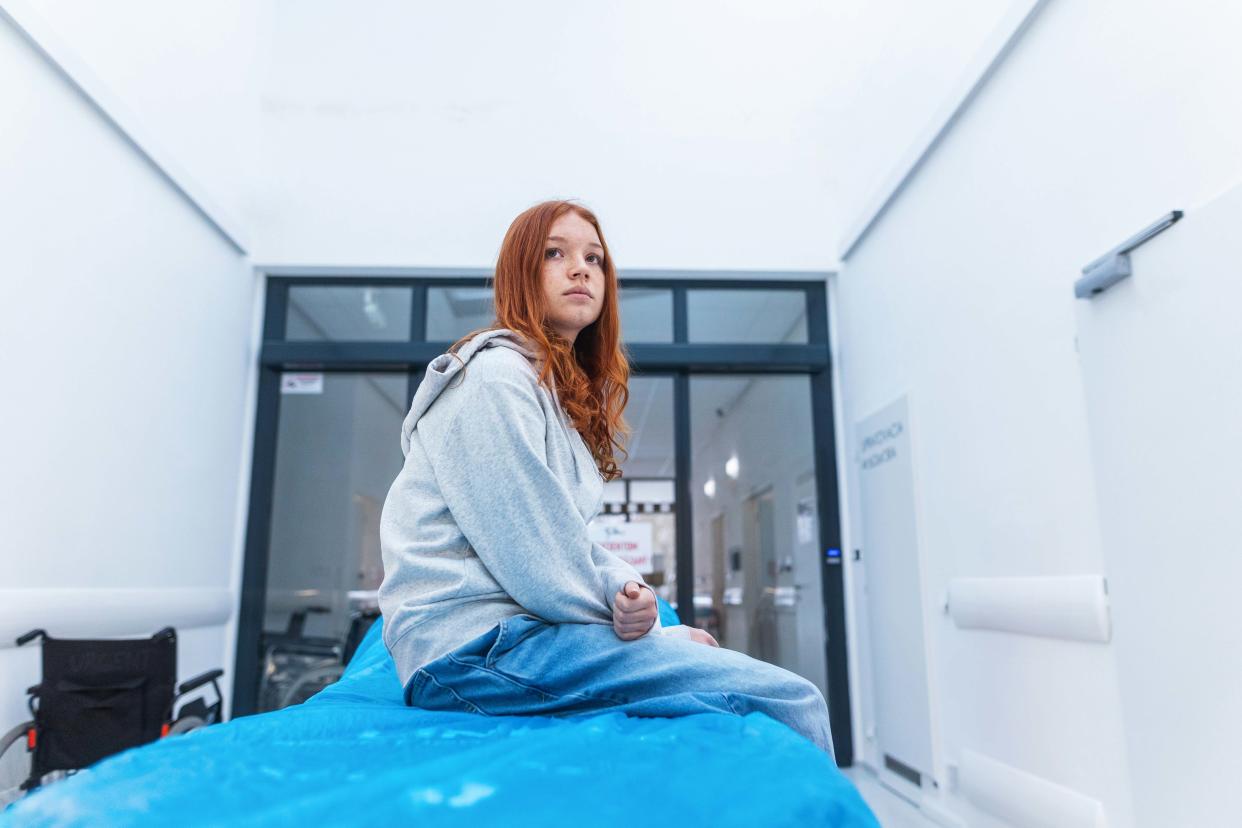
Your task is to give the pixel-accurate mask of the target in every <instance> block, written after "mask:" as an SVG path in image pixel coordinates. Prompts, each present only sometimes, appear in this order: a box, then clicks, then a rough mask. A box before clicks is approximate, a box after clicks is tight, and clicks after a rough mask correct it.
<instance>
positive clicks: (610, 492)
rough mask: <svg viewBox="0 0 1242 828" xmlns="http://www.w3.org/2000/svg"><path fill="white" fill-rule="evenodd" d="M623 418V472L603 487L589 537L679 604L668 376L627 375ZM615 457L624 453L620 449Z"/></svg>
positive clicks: (671, 404) (675, 605) (671, 391)
mask: <svg viewBox="0 0 1242 828" xmlns="http://www.w3.org/2000/svg"><path fill="white" fill-rule="evenodd" d="M625 418H626V421H627V422H628V423H629V425H630V428H631V429H633V433H632V434H631V435H630V441H629V444H628V445H627V446H626V448H627V449H628V450H629V456H628V457H624V462H622V463H621V471H622V473H623V474H622V477H620V478H618V479H617V480H613V481H610V482H609V483H607V484H605V487H604V505H603V507H602V508H601V511H600V513H599V514H598V515H597V516H596V517H595V519H594V520H592V521H591V523H590V524H589V526H590V529H591V537H592V539H593V540H596V541H597V542H599V543H603V544H605V545H606V546H608V545H610V548H612V549H613V550H614V551H616V552H617V553H618V554H621V555H622V557H626V558H627V559H629V558H630V557H631V556H632V557H633V560H631V562H635V561H637V562H636V563H635V566H636V568H637V569H638V571H639V572H641V573H642V575H643V578H644V579H645V580H646V581H647V583H649V584H650V585H651V586H652V587H653V588H654V589H655V591H656V592H657V593H658V594H659V595H660V597H661V598H663V599H664V600H666V601H668V602H669V603H670V604H672V605H673V608H674V609H676V607H677V558H676V548H677V547H676V544H677V515H676V514H675V513H674V511H673V503H672V498H671V497H668V496H667V494H668V493H669V492H671V491H672V489H673V474H674V473H675V470H676V468H675V465H674V461H673V380H672V377H631V378H630V399H629V403H628V404H627V405H626V408H625ZM617 459H618V461H621V460H622V459H623V456H622V455H621V454H620V452H618V457H617Z"/></svg>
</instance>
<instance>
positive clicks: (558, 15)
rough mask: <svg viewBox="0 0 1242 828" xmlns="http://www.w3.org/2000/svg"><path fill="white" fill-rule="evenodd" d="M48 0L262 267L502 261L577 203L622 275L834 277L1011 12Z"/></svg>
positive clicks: (714, 1) (725, 4) (782, 1)
mask: <svg viewBox="0 0 1242 828" xmlns="http://www.w3.org/2000/svg"><path fill="white" fill-rule="evenodd" d="M30 3H31V5H32V6H33V7H35V8H36V9H37V10H38V11H39V12H40V13H41V14H42V15H43V16H45V17H46V18H47V19H48V21H49V23H50V24H51V26H52V27H53V29H54V30H56V31H57V32H58V33H59V34H60V36H61V37H62V38H63V39H64V40H65V41H66V42H67V43H68V45H69V46H70V47H71V48H72V49H73V50H74V51H75V52H76V53H77V54H78V55H79V56H80V57H81V59H82V61H83V62H84V63H85V64H87V65H88V66H89V67H91V68H92V69H93V70H94V71H95V73H96V74H97V75H98V76H99V77H100V79H101V80H102V81H103V83H104V84H105V85H106V86H108V87H110V88H111V89H112V91H113V92H114V93H115V94H116V97H117V98H118V99H119V100H121V101H122V102H123V103H124V104H126V105H127V106H128V107H129V108H130V109H132V110H134V111H135V112H136V113H137V115H138V116H139V118H140V119H141V120H142V121H143V122H144V123H145V124H146V125H147V126H148V127H149V130H150V132H151V133H152V135H153V136H155V137H158V138H159V139H160V141H161V143H162V144H163V145H164V146H165V147H167V148H168V149H169V150H170V152H171V154H172V156H173V157H174V158H175V159H176V160H177V161H178V162H179V163H180V165H181V166H182V167H184V168H185V169H186V170H187V171H188V172H189V173H190V174H191V175H192V176H193V177H194V178H195V179H197V180H198V181H199V182H200V183H201V184H203V185H205V188H206V189H207V190H209V191H210V192H211V194H212V195H213V197H214V198H215V200H216V201H218V202H220V203H222V204H223V205H225V207H227V208H228V209H229V210H230V212H232V213H233V214H234V215H238V216H241V218H242V225H243V228H244V229H245V230H246V231H247V234H248V235H249V236H250V237H251V238H252V239H253V240H254V241H255V246H256V248H257V252H256V256H257V257H258V258H259V259H260V260H262V261H268V262H273V261H281V262H286V263H287V262H296V263H299V264H335V263H340V262H348V263H352V264H371V263H380V264H420V265H433V266H434V265H439V264H455V265H463V266H479V265H485V264H487V263H489V261H490V259H491V258H492V257H493V256H494V255H495V251H496V248H497V246H498V243H499V237H500V235H501V233H502V232H503V230H504V227H505V226H507V223H508V221H509V220H510V219H511V218H512V216H513V215H515V214H516V212H517V209H519V208H520V207H523V206H525V205H526V204H528V203H530V202H531V201H533V200H537V199H538V198H540V197H547V196H551V195H562V196H573V197H579V198H583V199H585V200H586V201H587V202H588V203H590V204H592V205H593V206H597V207H598V208H600V209H601V210H602V211H603V212H604V214H605V218H606V227H608V228H610V232H611V233H612V234H613V236H614V237H613V238H610V241H612V242H613V243H614V247H615V249H616V251H617V254H618V262H619V263H620V264H621V265H622V267H680V268H708V269H710V268H729V267H736V268H744V269H757V270H762V269H780V268H787V269H823V268H825V267H828V266H830V265H831V264H833V263H834V262H835V257H836V253H837V252H838V251H837V248H836V242H837V240H838V239H839V237H840V236H841V234H842V232H843V230H844V229H845V228H846V227H847V226H849V225H851V224H852V223H853V222H854V220H855V219H856V217H857V216H856V214H857V213H858V212H859V211H860V210H861V209H862V208H863V205H864V204H865V203H866V202H867V200H868V197H869V195H870V193H871V191H872V190H873V189H874V188H875V187H876V186H877V184H878V183H879V182H880V181H881V180H882V179H883V178H884V177H885V176H886V175H887V173H888V172H889V170H890V168H891V167H892V166H893V165H894V164H895V163H896V161H897V160H898V158H899V157H900V155H901V154H902V153H903V152H904V151H905V150H906V149H907V148H908V147H909V145H910V144H911V142H912V141H913V139H914V137H915V136H916V135H917V134H918V133H919V132H920V131H921V130H922V129H923V128H924V127H925V125H926V124H927V122H928V120H929V119H930V118H931V117H932V115H933V114H934V113H935V111H936V110H937V109H938V107H939V106H940V104H941V103H942V101H943V100H944V98H945V96H946V94H948V92H949V90H950V89H951V88H952V87H953V86H954V84H955V81H956V80H957V79H958V76H959V74H960V73H961V72H962V71H963V70H964V69H965V67H966V66H967V65H968V64H969V62H970V58H971V56H972V55H973V54H974V52H975V51H976V50H977V49H978V47H979V46H980V44H981V43H982V42H983V41H984V39H985V38H986V35H987V33H988V32H989V31H990V30H991V29H992V27H993V26H994V25H995V24H996V22H997V21H998V20H999V19H1000V18H1001V17H1002V15H1003V13H1004V10H1005V8H1006V4H1005V3H1004V2H978V0H941V1H940V2H937V3H925V2H916V0H889V1H888V2H878V3H877V2H866V0H833V1H832V2H823V0H765V2H762V3H757V2H752V0H681V2H677V3H669V2H662V1H657V0H627V2H624V3H608V4H583V3H576V2H571V0H530V2H526V3H522V4H510V3H499V2H497V3H493V4H486V3H485V4H483V5H482V6H479V5H477V4H444V3H430V2H406V1H405V0H376V2H373V3H369V4H366V5H364V6H360V5H358V4H355V3H348V2H345V0H214V2H207V1H206V0H190V1H189V2H184V3H177V4H174V6H170V5H169V4H166V3H161V2H158V0H116V2H112V3H106V4H101V3H90V2H84V1H83V0H30ZM679 226H680V227H679ZM670 228H675V229H674V230H673V232H670Z"/></svg>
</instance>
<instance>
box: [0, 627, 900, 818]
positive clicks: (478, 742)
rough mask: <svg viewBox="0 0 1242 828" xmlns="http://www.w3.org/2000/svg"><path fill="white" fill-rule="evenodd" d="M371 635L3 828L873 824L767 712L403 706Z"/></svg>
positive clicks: (127, 756)
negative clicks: (257, 710) (325, 666)
mask: <svg viewBox="0 0 1242 828" xmlns="http://www.w3.org/2000/svg"><path fill="white" fill-rule="evenodd" d="M666 607H667V605H665V608H666ZM669 623H677V622H676V620H675V616H674V617H673V618H672V619H670V622H669ZM381 624H382V619H381V621H380V623H376V624H375V625H374V626H373V627H372V628H371V630H370V632H369V633H368V634H367V636H366V638H365V639H364V640H363V642H362V644H361V645H360V646H359V647H358V651H357V653H356V654H355V655H354V658H353V659H352V660H351V662H350V664H349V667H348V669H347V670H346V671H345V673H344V675H343V676H342V677H341V680H340V681H339V682H337V683H335V684H333V685H331V686H329V687H327V688H325V689H324V690H322V691H321V692H319V693H318V694H316V695H315V696H313V697H312V698H311V699H309V700H308V701H307V702H305V703H303V704H299V705H295V706H293V707H288V708H285V709H282V710H277V711H273V712H271V713H263V714H259V715H255V716H246V717H243V718H240V719H235V720H233V721H231V722H228V723H226V724H219V725H213V726H211V727H207V728H203V729H201V730H197V731H194V732H191V733H187V734H184V735H180V736H173V737H170V738H167V739H163V740H161V741H159V742H155V743H153V744H150V745H146V746H143V747H139V748H134V749H132V750H128V751H126V752H124V753H121V754H118V755H116V756H113V757H111V758H109V759H105V760H103V761H102V762H100V763H99V764H97V765H95V766H93V767H91V768H88V769H86V770H83V771H80V772H78V773H77V774H75V775H74V776H72V777H70V778H68V779H64V780H61V781H58V782H56V783H54V784H51V785H49V786H47V787H46V788H44V789H42V790H40V791H38V792H36V793H34V794H33V795H31V796H29V797H27V798H25V799H23V800H20V801H18V802H16V803H14V804H13V805H12V806H11V807H10V808H9V809H8V810H6V811H5V812H3V813H2V814H0V828H11V826H22V828H38V826H52V825H56V826H63V825H79V824H80V825H110V826H128V825H138V826H150V825H217V824H218V825H230V826H232V825H247V826H284V825H289V826H303V825H370V826H381V825H398V824H405V825H463V826H465V825H469V826H475V827H477V826H483V825H498V826H526V825H529V826H558V825H573V826H611V825H617V826H621V825H625V826H635V825H641V826H652V825H661V824H666V825H667V824H698V825H713V826H716V827H717V828H720V827H721V826H747V827H748V828H749V826H755V825H763V826H776V825H790V826H793V825H796V826H810V825H824V826H848V827H850V828H852V826H869V827H872V826H876V825H877V823H876V821H875V818H874V817H873V816H872V814H871V812H870V811H869V810H868V808H867V806H866V805H865V804H864V803H863V800H862V798H861V797H860V796H859V794H858V792H857V790H856V789H855V788H854V786H853V785H852V784H851V783H850V782H849V780H847V779H846V778H845V777H844V776H843V775H842V774H841V773H840V771H838V769H837V768H836V766H835V765H834V764H833V763H832V762H831V760H829V758H828V757H827V756H826V755H825V754H824V753H822V752H821V751H820V750H818V749H817V748H816V747H815V746H814V745H813V744H811V743H810V742H809V741H807V740H805V739H803V738H802V737H800V736H798V735H797V734H796V733H794V732H793V731H792V730H790V729H789V728H787V727H785V726H784V725H782V724H779V723H777V722H776V721H774V720H772V719H770V718H768V717H767V716H764V715H762V714H757V713H756V714H751V715H749V716H745V717H738V716H728V715H723V714H721V715H714V714H712V715H696V716H688V717H683V718H677V719H651V718H628V717H626V716H624V715H623V714H620V713H603V714H598V715H592V716H589V717H575V718H554V717H524V716H501V717H488V716H480V715H475V714H470V713H445V712H434V711H425V710H418V709H414V708H409V707H406V706H404V705H403V704H402V701H401V687H400V683H399V681H398V679H397V676H396V672H395V670H394V666H393V663H392V659H391V658H390V657H389V655H388V652H387V651H386V650H385V649H384V645H383V643H382V640H381V638H380V632H381Z"/></svg>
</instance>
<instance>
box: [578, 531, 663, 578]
mask: <svg viewBox="0 0 1242 828" xmlns="http://www.w3.org/2000/svg"><path fill="white" fill-rule="evenodd" d="M589 528H590V530H591V540H592V541H594V542H595V543H598V544H599V545H600V546H602V547H604V548H605V549H607V550H608V551H609V552H612V553H613V554H614V555H616V556H617V557H619V558H621V560H623V561H625V562H626V563H628V564H629V565H630V566H632V567H634V568H635V569H637V570H638V572H639V574H642V575H648V574H650V573H652V572H654V571H655V568H654V567H653V566H652V564H651V560H652V551H653V548H654V547H653V545H652V542H651V524H650V523H643V522H639V521H631V522H630V523H603V524H600V523H594V522H592V523H591V524H590V527H589Z"/></svg>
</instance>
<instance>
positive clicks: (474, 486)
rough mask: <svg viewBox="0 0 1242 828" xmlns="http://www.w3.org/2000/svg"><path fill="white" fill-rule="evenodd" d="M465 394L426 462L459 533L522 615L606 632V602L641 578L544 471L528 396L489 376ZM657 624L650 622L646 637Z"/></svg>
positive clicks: (541, 437)
mask: <svg viewBox="0 0 1242 828" xmlns="http://www.w3.org/2000/svg"><path fill="white" fill-rule="evenodd" d="M467 393H468V395H469V396H467V397H466V398H465V399H464V400H463V403H462V405H461V407H460V408H459V409H458V410H457V413H456V414H455V416H454V418H453V420H452V422H451V423H450V424H449V426H448V428H447V429H446V431H445V433H444V437H443V440H442V441H441V442H440V445H439V446H438V447H437V448H436V450H435V452H434V454H433V455H432V456H431V465H432V469H433V471H434V473H435V477H436V482H437V484H438V486H439V488H440V492H441V494H442V496H443V497H444V501H445V503H446V504H447V506H448V509H449V512H450V513H451V514H452V515H453V519H454V520H455V521H456V522H457V525H458V527H459V528H460V529H461V531H462V534H463V535H464V536H465V538H466V540H467V541H468V542H469V543H470V545H471V547H472V548H473V549H474V552H475V554H477V555H478V556H479V559H480V560H481V561H482V562H483V565H484V566H486V567H487V569H488V571H489V572H490V573H491V574H492V577H494V578H495V579H496V582H497V583H498V584H500V586H501V588H503V589H504V590H505V592H507V593H509V595H510V596H511V597H512V598H513V600H514V601H516V602H517V603H519V604H521V605H522V606H523V607H525V608H526V609H527V610H529V611H530V612H531V613H533V614H535V615H537V616H539V617H540V618H543V619H545V620H547V621H551V622H553V623H566V622H569V623H596V624H599V623H605V624H611V623H612V597H613V594H615V592H616V591H617V590H619V589H620V588H621V587H622V586H623V585H624V584H625V581H627V580H633V581H637V582H638V583H639V584H643V580H642V577H641V576H640V575H639V574H638V573H637V571H635V570H634V568H633V567H631V566H629V565H628V564H626V563H625V562H624V561H622V560H621V559H620V558H618V557H617V556H615V555H613V554H612V553H611V552H609V551H608V550H606V549H604V548H603V547H602V546H600V545H599V544H596V543H594V542H592V541H591V539H590V536H589V534H588V530H587V525H586V521H585V520H583V518H582V515H581V513H580V512H579V511H578V509H577V507H576V506H575V505H574V502H573V497H572V495H571V493H570V491H569V490H568V489H567V488H566V486H565V485H564V483H562V482H561V480H560V479H559V478H558V477H557V476H556V474H555V473H554V472H553V471H552V469H551V468H550V467H549V466H548V463H547V444H546V436H545V434H546V428H547V423H546V421H545V416H544V413H543V408H542V406H541V405H540V403H539V399H538V397H537V396H536V391H535V389H534V388H533V387H532V386H530V385H524V384H522V383H520V382H517V381H511V380H508V379H499V378H490V379H486V380H483V381H481V382H479V383H478V384H476V385H475V386H474V387H473V388H471V389H469V390H468V391H467ZM644 586H645V584H644ZM647 588H648V589H650V587H647ZM658 625H659V619H658V618H657V620H656V625H655V626H653V629H656V628H657V627H658Z"/></svg>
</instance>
